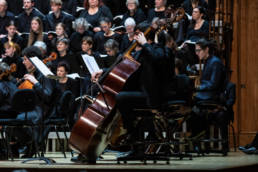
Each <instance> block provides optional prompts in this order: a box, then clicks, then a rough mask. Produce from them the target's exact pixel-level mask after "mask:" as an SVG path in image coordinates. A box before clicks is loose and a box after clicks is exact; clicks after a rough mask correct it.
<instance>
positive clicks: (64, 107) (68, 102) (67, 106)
mask: <svg viewBox="0 0 258 172" xmlns="http://www.w3.org/2000/svg"><path fill="white" fill-rule="evenodd" d="M73 98H74V97H73V94H72V92H71V91H69V90H66V91H64V92H63V94H62V96H61V98H60V100H59V102H58V104H57V109H56V110H57V114H58V115H62V116H63V117H67V115H69V113H70V112H71V109H72V105H73V102H74V101H73Z"/></svg>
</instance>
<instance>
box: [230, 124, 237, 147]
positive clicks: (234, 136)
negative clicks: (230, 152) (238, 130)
mask: <svg viewBox="0 0 258 172" xmlns="http://www.w3.org/2000/svg"><path fill="white" fill-rule="evenodd" d="M230 127H231V128H232V134H233V142H234V143H233V144H234V151H235V152H236V135H235V129H234V126H233V125H232V124H230Z"/></svg>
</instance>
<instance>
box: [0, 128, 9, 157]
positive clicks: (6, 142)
mask: <svg viewBox="0 0 258 172" xmlns="http://www.w3.org/2000/svg"><path fill="white" fill-rule="evenodd" d="M4 133H5V135H7V133H6V127H3V129H2V130H1V137H2V140H3V142H4V145H5V148H6V159H8V155H9V150H10V145H8V140H7V138H6V137H5V136H4Z"/></svg>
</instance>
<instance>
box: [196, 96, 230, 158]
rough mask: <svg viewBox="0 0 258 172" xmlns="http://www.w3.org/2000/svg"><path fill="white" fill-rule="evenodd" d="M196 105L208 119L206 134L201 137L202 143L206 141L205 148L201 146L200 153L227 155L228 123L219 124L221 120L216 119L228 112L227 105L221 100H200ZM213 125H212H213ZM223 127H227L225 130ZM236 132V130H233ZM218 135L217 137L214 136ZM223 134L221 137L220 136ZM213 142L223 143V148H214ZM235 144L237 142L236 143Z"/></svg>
mask: <svg viewBox="0 0 258 172" xmlns="http://www.w3.org/2000/svg"><path fill="white" fill-rule="evenodd" d="M195 106H196V107H197V108H198V109H199V113H202V114H203V116H204V118H206V121H207V124H208V125H207V128H206V130H205V132H206V135H205V138H199V140H198V141H199V142H200V143H205V148H204V150H202V149H201V148H199V150H200V153H202V154H204V153H210V152H213V153H222V154H223V155H224V156H226V155H227V153H228V151H229V150H228V125H229V122H228V124H225V125H223V126H221V125H220V124H219V122H218V121H217V119H215V117H216V116H217V115H218V114H219V113H223V112H224V111H225V113H226V109H225V108H226V107H225V106H224V105H223V104H222V103H221V102H220V101H219V100H200V101H198V102H196V104H195ZM211 126H212V127H211ZM223 127H225V128H226V129H224V130H223ZM213 128H215V129H220V130H217V131H216V133H215V132H214V131H210V129H213ZM233 133H234V131H233ZM215 135H216V137H214V136H215ZM220 135H221V137H219V136H220ZM210 143H212V145H213V144H214V143H216V144H219V143H221V144H222V149H221V150H220V149H219V146H217V148H212V147H210V145H208V144H210ZM234 144H235V143H234Z"/></svg>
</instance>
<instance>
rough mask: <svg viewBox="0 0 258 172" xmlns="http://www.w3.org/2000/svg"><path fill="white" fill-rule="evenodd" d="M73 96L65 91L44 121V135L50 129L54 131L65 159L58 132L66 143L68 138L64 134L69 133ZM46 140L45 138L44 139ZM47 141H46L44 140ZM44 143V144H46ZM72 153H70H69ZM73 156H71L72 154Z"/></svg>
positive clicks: (63, 147)
mask: <svg viewBox="0 0 258 172" xmlns="http://www.w3.org/2000/svg"><path fill="white" fill-rule="evenodd" d="M73 105H74V96H73V94H72V92H71V91H65V92H64V93H63V94H62V96H61V97H60V99H59V101H58V103H57V105H56V106H55V107H54V109H53V111H52V114H51V115H50V117H49V118H48V119H46V120H45V123H44V124H45V126H46V128H47V131H45V134H44V135H46V136H47V135H48V133H49V132H50V131H51V129H54V131H55V133H56V135H57V140H58V142H59V145H61V146H62V147H61V149H62V152H63V154H64V157H65V158H66V153H65V146H64V143H63V144H62V141H61V138H60V135H59V132H60V131H61V132H63V133H64V136H65V140H66V143H68V137H67V134H66V132H67V131H70V120H71V116H72V115H71V114H73ZM46 139H47V137H46ZM46 141H47V140H46ZM46 141H45V142H46ZM71 153H72V152H71ZM72 156H73V154H72Z"/></svg>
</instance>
